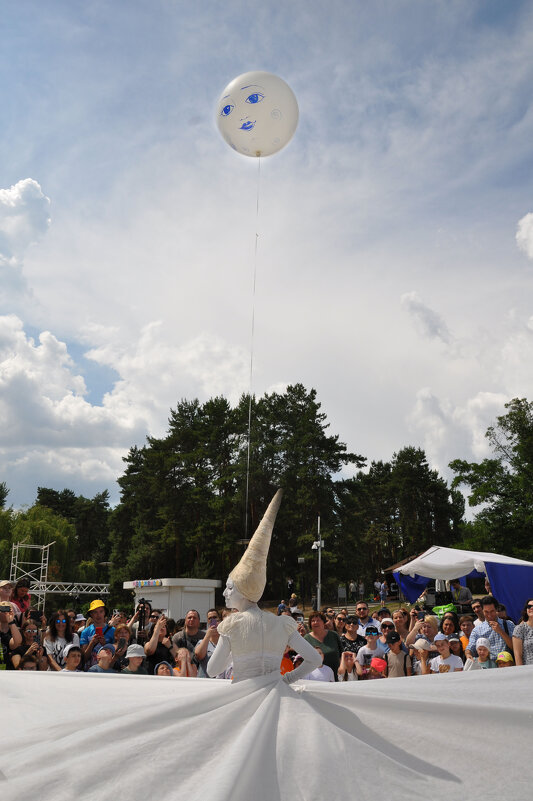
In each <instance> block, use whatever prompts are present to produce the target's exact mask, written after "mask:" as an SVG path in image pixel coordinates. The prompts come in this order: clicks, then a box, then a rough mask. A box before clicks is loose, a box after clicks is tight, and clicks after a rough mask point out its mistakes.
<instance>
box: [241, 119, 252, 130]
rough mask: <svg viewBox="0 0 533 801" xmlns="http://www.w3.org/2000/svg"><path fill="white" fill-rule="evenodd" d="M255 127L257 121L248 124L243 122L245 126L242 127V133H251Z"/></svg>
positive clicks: (248, 121)
mask: <svg viewBox="0 0 533 801" xmlns="http://www.w3.org/2000/svg"><path fill="white" fill-rule="evenodd" d="M254 125H255V120H254V121H253V122H252V121H251V120H247V121H246V122H243V124H242V125H241V131H251V130H252V128H253V127H254Z"/></svg>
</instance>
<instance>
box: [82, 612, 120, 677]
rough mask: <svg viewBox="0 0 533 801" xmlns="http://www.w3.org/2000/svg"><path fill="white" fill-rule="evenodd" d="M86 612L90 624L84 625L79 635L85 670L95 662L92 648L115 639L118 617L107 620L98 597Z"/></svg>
mask: <svg viewBox="0 0 533 801" xmlns="http://www.w3.org/2000/svg"><path fill="white" fill-rule="evenodd" d="M87 614H88V616H89V617H90V618H91V620H92V623H91V625H90V626H86V627H85V628H84V629H83V631H82V632H81V636H80V645H81V652H82V655H83V660H84V662H85V670H87V669H88V668H89V667H92V665H95V664H96V655H95V653H94V649H95V647H96V646H97V645H105V644H106V643H111V644H112V643H113V640H114V639H115V626H116V624H117V623H118V620H119V619H120V618H119V617H118V616H117V617H116V618H115V617H112V618H111V620H110V621H109V623H108V622H107V609H106V605H105V603H104V602H103V601H102V600H101V599H100V598H96V599H95V600H94V601H91V603H90V606H89V611H88V613H87Z"/></svg>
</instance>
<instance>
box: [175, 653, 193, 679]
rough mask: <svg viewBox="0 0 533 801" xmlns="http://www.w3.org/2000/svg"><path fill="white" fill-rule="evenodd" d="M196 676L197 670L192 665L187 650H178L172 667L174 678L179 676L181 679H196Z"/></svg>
mask: <svg viewBox="0 0 533 801" xmlns="http://www.w3.org/2000/svg"><path fill="white" fill-rule="evenodd" d="M197 675H198V668H197V667H196V665H193V663H192V661H191V655H190V653H189V651H188V650H187V648H178V653H177V654H176V663H175V665H174V676H181V677H182V678H196V676H197Z"/></svg>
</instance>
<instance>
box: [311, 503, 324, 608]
mask: <svg viewBox="0 0 533 801" xmlns="http://www.w3.org/2000/svg"><path fill="white" fill-rule="evenodd" d="M317 533H318V540H316V542H314V543H313V545H312V547H311V550H313V551H318V582H317V585H316V605H317V609H318V610H319V611H320V605H321V603H322V548H323V547H324V540H322V539H320V515H318V524H317Z"/></svg>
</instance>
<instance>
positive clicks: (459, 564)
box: [394, 545, 533, 622]
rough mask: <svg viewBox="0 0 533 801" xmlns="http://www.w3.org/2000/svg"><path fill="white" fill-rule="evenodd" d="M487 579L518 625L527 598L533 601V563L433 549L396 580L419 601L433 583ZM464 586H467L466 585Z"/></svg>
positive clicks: (406, 593) (398, 573) (405, 567)
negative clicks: (429, 584)
mask: <svg viewBox="0 0 533 801" xmlns="http://www.w3.org/2000/svg"><path fill="white" fill-rule="evenodd" d="M483 575H486V576H487V577H488V579H489V581H490V586H491V587H492V593H493V595H494V596H495V597H496V598H497V599H498V601H499V602H500V603H502V604H505V606H506V607H507V612H508V614H509V617H511V618H512V619H513V620H514V621H515V622H518V620H519V618H520V613H521V612H522V609H523V607H524V604H525V602H526V600H527V598H533V562H526V561H525V560H524V559H515V558H514V557H512V556H503V555H502V554H499V553H483V552H482V551H460V550H458V549H456V548H443V547H441V546H440V545H433V546H432V547H431V548H429V549H428V550H427V551H425V552H424V553H423V554H421V555H420V556H417V558H416V559H412V560H411V561H410V562H407V564H405V565H401V567H399V568H398V570H397V571H395V572H394V578H395V579H396V581H397V583H398V584H399V586H400V588H401V591H402V593H403V594H404V596H405V597H406V598H407V600H408V601H410V602H411V603H413V602H414V601H416V599H417V598H418V596H419V595H420V593H421V592H422V590H423V589H424V587H426V585H427V584H428V582H429V580H430V579H444V580H449V579H455V578H459V579H462V578H463V577H466V578H468V577H472V578H473V577H476V576H483ZM461 583H464V582H463V581H462V582H461Z"/></svg>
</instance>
